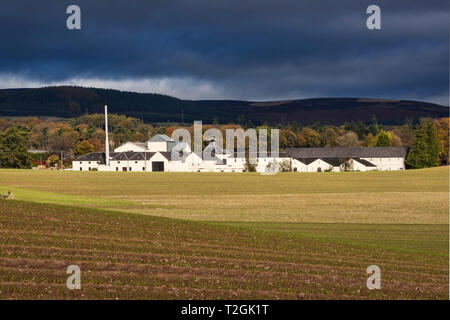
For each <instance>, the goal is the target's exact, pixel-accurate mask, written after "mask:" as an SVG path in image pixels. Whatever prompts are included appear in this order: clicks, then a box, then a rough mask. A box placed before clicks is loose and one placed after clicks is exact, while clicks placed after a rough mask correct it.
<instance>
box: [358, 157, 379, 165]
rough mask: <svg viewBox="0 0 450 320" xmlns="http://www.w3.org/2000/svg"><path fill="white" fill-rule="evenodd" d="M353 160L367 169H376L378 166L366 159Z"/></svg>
mask: <svg viewBox="0 0 450 320" xmlns="http://www.w3.org/2000/svg"><path fill="white" fill-rule="evenodd" d="M353 160H355V161H358V162H359V163H361V164H363V165H365V166H366V167H376V166H377V165H376V164H373V163H372V162H370V161H367V160H364V159H359V158H355V159H353Z"/></svg>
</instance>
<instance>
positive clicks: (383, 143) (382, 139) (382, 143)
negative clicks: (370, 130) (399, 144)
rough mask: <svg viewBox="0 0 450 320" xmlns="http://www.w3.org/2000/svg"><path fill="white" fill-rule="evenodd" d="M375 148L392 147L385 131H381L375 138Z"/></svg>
mask: <svg viewBox="0 0 450 320" xmlns="http://www.w3.org/2000/svg"><path fill="white" fill-rule="evenodd" d="M376 139H377V140H376V142H375V147H392V142H391V139H389V135H388V133H387V132H386V131H384V130H382V131H380V133H379V134H378V135H377V137H376Z"/></svg>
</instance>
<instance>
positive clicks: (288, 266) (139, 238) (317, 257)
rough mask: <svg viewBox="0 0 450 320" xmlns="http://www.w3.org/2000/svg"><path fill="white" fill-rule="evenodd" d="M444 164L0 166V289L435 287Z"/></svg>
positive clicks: (290, 294)
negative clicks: (164, 168)
mask: <svg viewBox="0 0 450 320" xmlns="http://www.w3.org/2000/svg"><path fill="white" fill-rule="evenodd" d="M448 177H449V169H448V167H442V168H434V169H426V170H408V171H399V172H366V173H363V172H360V173H311V174H308V173H296V174H295V173H292V174H277V175H274V176H261V175H257V174H232V173H229V174H226V173H224V174H208V173H191V174H190V173H106V172H68V171H64V172H62V171H61V172H60V171H57V172H56V171H30V170H0V192H6V191H7V190H12V191H13V193H14V195H15V197H16V199H18V200H23V201H25V202H22V201H1V202H0V213H1V214H0V219H1V220H0V229H1V230H0V237H1V238H0V239H1V241H0V245H1V246H2V250H1V256H0V298H20V297H24V298H32V297H39V298H49V297H50V298H55V297H56V298H67V297H77V298H92V297H96V298H116V297H118V298H252V299H259V298H275V299H276V298H327V297H329V298H442V299H446V298H448V252H449V248H448V237H449V228H448V223H449V193H448V191H449V179H448ZM97 209H103V210H97ZM105 210H106V211H105ZM136 213H138V214H136ZM157 216H159V217H157ZM164 217H165V218H164ZM167 218H176V219H167ZM69 264H79V265H80V267H81V269H82V270H86V272H84V273H83V276H82V283H83V285H84V287H83V289H82V290H80V291H78V292H73V291H69V290H68V289H67V288H66V287H65V279H66V277H67V275H66V274H65V269H64V266H65V267H67V266H68V265H69ZM371 264H377V265H379V266H380V267H381V270H382V290H379V291H369V290H368V289H367V288H366V286H365V280H366V279H367V276H368V275H367V274H366V273H365V269H366V268H367V266H369V265H371ZM39 292H41V293H39Z"/></svg>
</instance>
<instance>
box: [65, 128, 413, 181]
mask: <svg viewBox="0 0 450 320" xmlns="http://www.w3.org/2000/svg"><path fill="white" fill-rule="evenodd" d="M205 154H207V155H209V157H202V156H199V155H197V154H196V153H194V152H192V151H191V148H190V146H189V145H187V144H186V143H183V142H181V143H176V142H175V141H174V140H172V139H171V138H169V137H168V136H166V135H162V134H158V135H156V136H154V137H152V138H151V139H150V140H148V141H147V142H127V143H125V144H123V145H121V146H119V147H117V148H115V149H114V152H111V153H110V154H109V165H107V164H106V154H105V153H104V152H93V153H90V154H88V155H85V156H82V157H80V158H78V159H75V160H74V161H73V164H72V167H73V170H76V171H90V170H98V171H132V172H152V171H166V172H243V171H245V164H246V159H245V158H244V157H238V156H237V155H236V153H230V152H227V151H224V150H222V149H221V148H220V147H219V146H218V145H217V144H216V143H215V142H211V143H210V144H209V145H208V146H207V147H206V148H205V150H204V151H203V155H205ZM405 156H406V148H396V147H342V148H341V147H339V148H334V147H324V148H288V149H286V152H280V153H279V155H278V156H277V157H271V156H270V155H268V156H266V157H257V158H256V164H255V168H256V171H257V172H267V171H270V170H273V168H276V169H275V170H276V171H278V169H279V165H280V164H282V163H286V162H287V163H288V164H289V166H290V167H291V170H292V171H294V172H321V171H334V172H336V171H371V170H404V169H405Z"/></svg>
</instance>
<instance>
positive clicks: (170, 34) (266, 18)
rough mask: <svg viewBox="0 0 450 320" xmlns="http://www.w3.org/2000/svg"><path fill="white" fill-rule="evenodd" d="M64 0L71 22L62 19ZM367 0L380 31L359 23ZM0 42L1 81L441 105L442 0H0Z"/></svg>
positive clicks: (445, 66) (1, 84)
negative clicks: (376, 9)
mask: <svg viewBox="0 0 450 320" xmlns="http://www.w3.org/2000/svg"><path fill="white" fill-rule="evenodd" d="M71 4H77V5H79V6H80V8H81V30H75V31H73V30H68V29H67V27H66V19H67V17H68V14H66V8H67V7H68V6H69V5H71ZM371 4H377V5H379V6H380V8H381V27H382V29H381V30H368V29H367V27H366V19H367V17H368V16H369V15H368V14H366V8H367V7H368V6H369V5H371ZM0 41H1V47H0V48H1V50H0V88H13V87H37V86H44V85H55V84H73V85H82V86H95V87H106V88H115V89H121V90H131V91H138V92H154V93H163V94H169V95H172V96H176V97H178V98H186V99H243V100H280V99H292V98H311V97H379V98H393V99H411V100H422V101H429V102H435V103H441V104H445V105H448V93H449V89H448V88H449V7H448V1H447V0H442V1H441V0H438V1H433V0H428V1H423V0H407V1H400V0H388V1H372V0H371V1H365V0H354V1H347V0H339V1H336V0H316V1H313V0H149V1H136V0H134V1H133V0H122V1H114V0H109V1H92V0H87V1H76V0H70V1H65V0H64V1H62V0H58V1H43V0H39V1H22V0H15V1H4V2H2V5H1V9H0Z"/></svg>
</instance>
